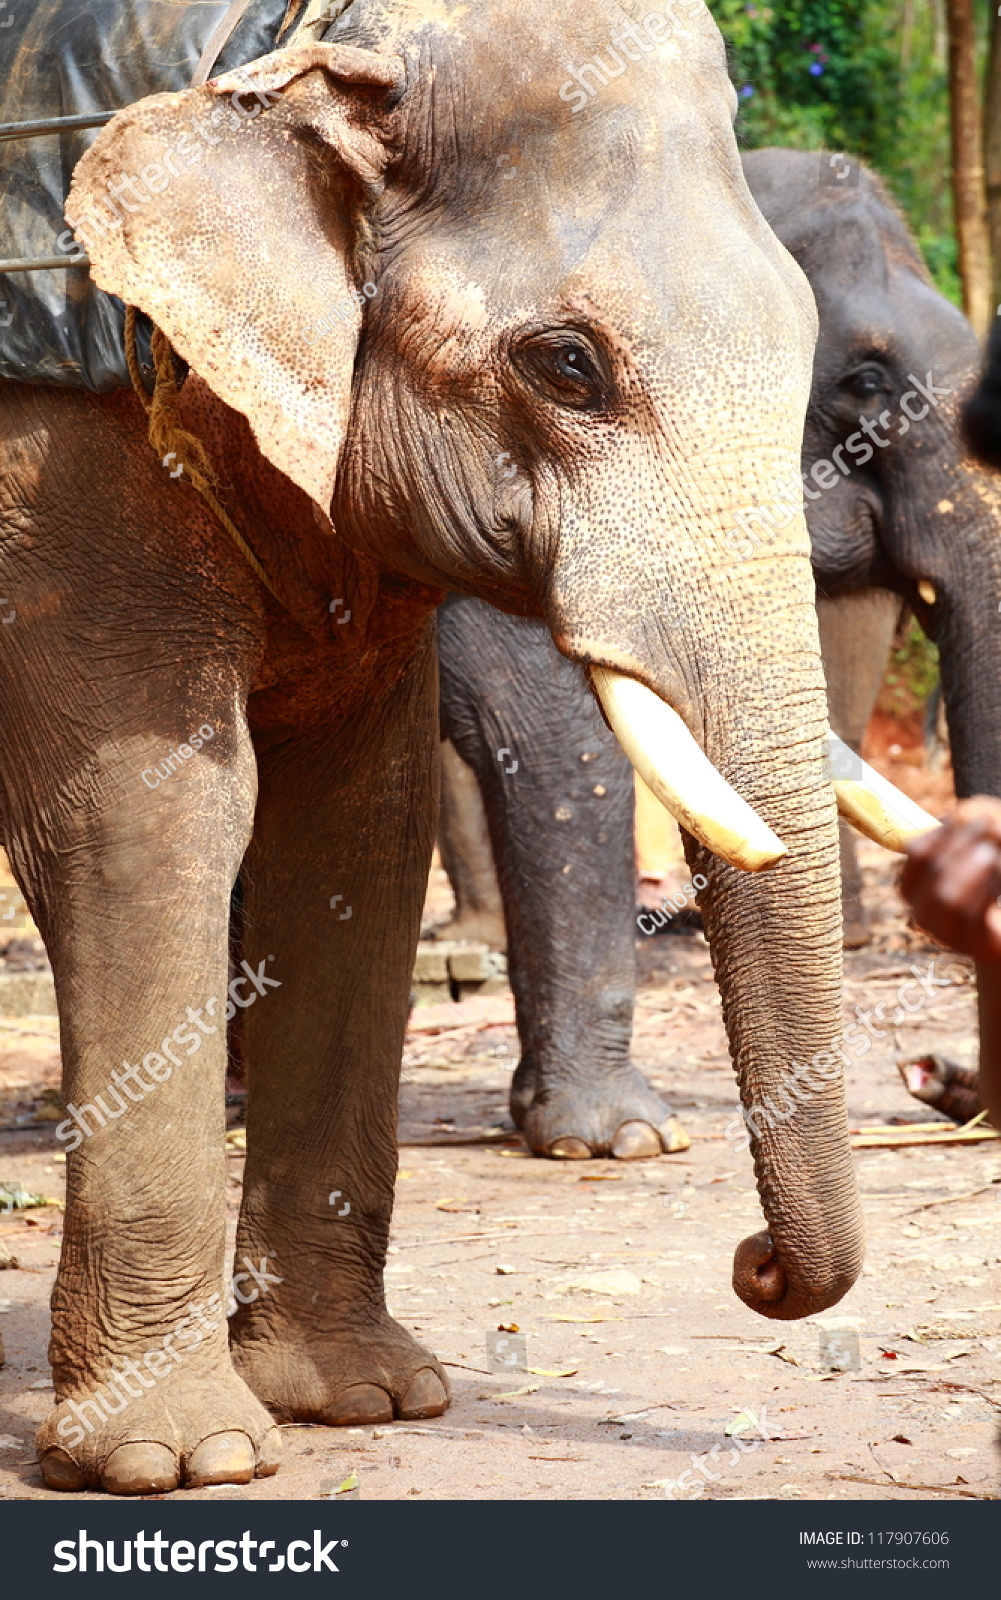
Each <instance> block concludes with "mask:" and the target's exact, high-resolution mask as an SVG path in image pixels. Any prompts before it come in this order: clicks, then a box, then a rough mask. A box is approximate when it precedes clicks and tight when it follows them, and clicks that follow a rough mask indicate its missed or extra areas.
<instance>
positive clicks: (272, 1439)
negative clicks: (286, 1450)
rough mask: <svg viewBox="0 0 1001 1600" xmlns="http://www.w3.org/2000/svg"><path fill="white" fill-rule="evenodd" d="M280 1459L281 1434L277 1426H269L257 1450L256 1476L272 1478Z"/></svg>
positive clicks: (279, 1464)
mask: <svg viewBox="0 0 1001 1600" xmlns="http://www.w3.org/2000/svg"><path fill="white" fill-rule="evenodd" d="M281 1461H282V1436H281V1434H280V1433H279V1431H278V1429H277V1428H271V1429H269V1430H268V1432H267V1433H266V1434H265V1435H264V1438H263V1440H262V1441H261V1446H260V1449H259V1450H258V1452H257V1472H256V1474H255V1476H256V1477H258V1478H273V1477H274V1475H275V1473H276V1472H277V1471H278V1468H279V1467H280V1466H281Z"/></svg>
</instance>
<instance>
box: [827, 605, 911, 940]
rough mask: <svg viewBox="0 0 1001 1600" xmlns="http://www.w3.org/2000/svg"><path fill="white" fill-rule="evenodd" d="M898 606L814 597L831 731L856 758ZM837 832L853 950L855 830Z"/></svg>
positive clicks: (861, 914) (857, 895)
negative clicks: (855, 753) (815, 599)
mask: <svg viewBox="0 0 1001 1600" xmlns="http://www.w3.org/2000/svg"><path fill="white" fill-rule="evenodd" d="M900 604H901V602H900V596H899V595H897V594H893V593H892V591H891V590H889V589H862V590H859V591H858V592H857V593H854V594H844V595H838V596H837V597H836V598H835V599H833V600H828V599H825V598H824V597H822V596H818V597H817V616H818V619H819V621H820V648H821V651H822V653H823V657H824V672H825V675H826V677H827V703H828V706H829V709H830V714H831V727H832V728H833V729H834V732H835V733H836V734H838V736H839V737H840V738H842V739H844V741H845V743H846V744H849V745H851V747H852V749H853V750H855V751H856V752H858V753H860V754H861V750H862V740H863V738H864V737H865V730H866V728H867V727H868V725H869V718H870V717H871V716H872V712H873V707H874V706H875V704H876V697H877V695H878V694H879V686H880V684H881V683H882V681H883V674H884V673H885V671H886V661H887V657H888V656H889V654H890V646H891V644H892V643H893V634H894V630H895V628H896V626H897V621H898V618H899V616H900ZM838 826H839V829H840V834H841V905H842V912H843V915H844V937H845V946H846V948H848V949H849V950H855V949H858V948H859V947H860V946H861V945H864V944H868V943H869V940H870V938H871V937H872V935H871V933H870V931H869V922H868V918H867V916H866V910H865V904H864V902H863V898H862V869H861V867H860V865H859V858H858V849H857V846H856V836H855V830H854V829H853V828H851V827H849V825H848V823H847V822H840V823H839V825H838Z"/></svg>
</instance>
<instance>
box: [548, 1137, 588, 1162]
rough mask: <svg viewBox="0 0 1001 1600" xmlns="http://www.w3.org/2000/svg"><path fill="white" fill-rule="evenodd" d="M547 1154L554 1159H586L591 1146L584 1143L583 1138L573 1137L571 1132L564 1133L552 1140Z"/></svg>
mask: <svg viewBox="0 0 1001 1600" xmlns="http://www.w3.org/2000/svg"><path fill="white" fill-rule="evenodd" d="M549 1154H550V1155H551V1156H552V1157H553V1159H554V1160H555V1161H588V1160H590V1157H591V1146H590V1145H588V1144H585V1143H584V1141H583V1139H575V1138H574V1137H573V1135H572V1134H564V1135H563V1137H562V1138H560V1139H554V1140H553V1142H552V1144H551V1145H550V1146H549Z"/></svg>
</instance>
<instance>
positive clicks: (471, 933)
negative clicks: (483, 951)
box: [427, 911, 507, 951]
mask: <svg viewBox="0 0 1001 1600" xmlns="http://www.w3.org/2000/svg"><path fill="white" fill-rule="evenodd" d="M427 937H428V938H429V939H434V940H435V941H436V942H438V943H441V942H442V941H444V940H446V939H450V940H453V941H455V942H456V943H462V942H463V941H465V942H466V943H467V944H488V945H489V946H490V948H491V950H500V951H504V950H506V949H507V929H506V928H505V926H504V918H503V916H502V914H501V913H500V912H499V911H466V912H464V913H463V915H462V916H461V917H456V918H455V919H454V920H453V921H452V922H445V923H443V924H442V925H441V927H439V928H434V929H432V930H431V932H430V933H429V934H428V935H427Z"/></svg>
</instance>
